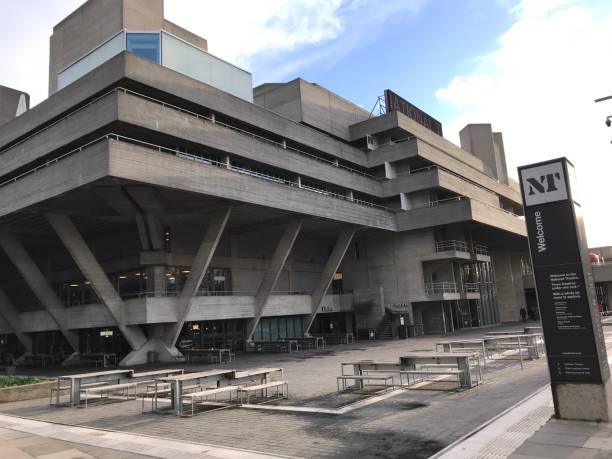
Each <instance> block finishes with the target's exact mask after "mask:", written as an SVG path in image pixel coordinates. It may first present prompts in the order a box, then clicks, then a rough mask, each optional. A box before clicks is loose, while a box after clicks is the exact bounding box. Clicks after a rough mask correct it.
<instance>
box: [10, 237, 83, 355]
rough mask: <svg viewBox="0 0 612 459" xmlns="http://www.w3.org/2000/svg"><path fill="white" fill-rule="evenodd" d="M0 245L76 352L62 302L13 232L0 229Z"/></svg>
mask: <svg viewBox="0 0 612 459" xmlns="http://www.w3.org/2000/svg"><path fill="white" fill-rule="evenodd" d="M0 246H2V249H3V250H4V251H5V252H6V255H7V256H8V257H9V259H10V260H11V262H12V263H13V264H14V265H15V267H16V268H17V271H19V272H20V273H21V275H22V276H23V278H24V280H25V281H26V283H27V284H28V286H29V287H30V289H31V290H32V292H33V293H34V295H35V296H36V298H38V301H40V303H41V304H42V305H43V307H44V308H45V309H46V310H47V312H48V313H49V315H50V316H51V317H53V320H54V321H55V323H57V325H58V327H59V329H60V331H61V333H62V335H64V338H66V341H68V343H69V344H70V346H71V347H72V349H73V350H74V351H75V352H78V350H79V338H78V336H77V334H76V333H75V332H73V331H72V330H69V329H68V327H67V325H66V324H67V312H66V308H65V307H64V304H63V303H62V301H61V300H60V299H59V298H58V296H57V295H56V294H55V292H54V291H53V289H52V288H51V286H50V285H49V283H48V282H47V279H45V276H44V275H43V273H42V272H41V271H40V269H39V268H38V266H36V263H34V260H32V258H31V257H30V255H29V254H28V253H27V252H26V250H25V248H24V247H23V245H21V242H19V240H17V238H16V237H15V235H14V234H13V233H10V232H9V231H7V230H0Z"/></svg>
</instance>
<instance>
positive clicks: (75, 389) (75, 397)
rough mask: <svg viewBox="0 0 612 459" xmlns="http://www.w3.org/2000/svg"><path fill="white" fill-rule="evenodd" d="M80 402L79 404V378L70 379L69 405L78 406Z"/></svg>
mask: <svg viewBox="0 0 612 459" xmlns="http://www.w3.org/2000/svg"><path fill="white" fill-rule="evenodd" d="M80 404H81V380H80V379H71V384H70V406H79V405H80Z"/></svg>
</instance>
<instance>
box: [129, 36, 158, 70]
mask: <svg viewBox="0 0 612 459" xmlns="http://www.w3.org/2000/svg"><path fill="white" fill-rule="evenodd" d="M127 51H128V52H130V53H134V54H136V55H137V56H140V57H142V58H143V59H148V60H150V61H153V62H155V63H157V64H159V63H160V60H161V59H160V45H159V34H158V33H128V34H127Z"/></svg>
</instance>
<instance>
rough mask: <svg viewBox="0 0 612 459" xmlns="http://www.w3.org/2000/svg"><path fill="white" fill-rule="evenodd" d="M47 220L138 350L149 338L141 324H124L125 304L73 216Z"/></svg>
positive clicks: (55, 216) (123, 332)
mask: <svg viewBox="0 0 612 459" xmlns="http://www.w3.org/2000/svg"><path fill="white" fill-rule="evenodd" d="M46 217H47V220H48V221H49V223H50V224H51V226H52V227H53V229H54V230H55V232H56V234H57V235H58V237H59V238H60V240H61V241H62V242H63V243H64V245H65V246H66V248H67V249H68V252H70V255H71V256H72V258H73V259H74V261H75V262H76V264H77V266H78V267H79V269H80V270H81V272H82V273H83V274H84V275H85V277H86V278H87V280H88V281H89V282H91V287H92V288H93V289H94V291H95V292H96V294H97V295H98V298H100V300H102V302H103V303H104V305H105V306H106V307H107V309H108V310H109V311H110V313H111V314H112V316H113V317H114V318H115V321H116V322H117V326H118V327H119V330H121V333H122V334H123V336H124V337H125V339H126V341H127V342H128V343H129V345H130V347H131V348H132V349H138V348H140V347H141V346H142V345H144V343H145V342H146V341H147V339H146V337H145V336H144V334H143V333H142V330H141V329H140V327H138V326H126V325H123V322H124V320H123V315H124V310H125V303H124V302H123V300H122V299H121V297H120V296H119V294H118V293H117V291H116V290H115V288H114V287H113V285H112V284H111V282H110V280H109V279H108V276H107V275H106V273H105V272H104V270H103V269H102V267H101V266H100V264H99V263H98V261H97V260H96V258H95V257H94V254H93V253H92V252H91V250H90V249H89V247H88V246H87V243H86V242H85V240H84V239H83V237H82V236H81V234H80V233H79V231H78V230H77V228H76V226H75V225H74V223H73V222H72V220H71V219H70V217H69V216H67V215H60V214H53V213H48V214H46Z"/></svg>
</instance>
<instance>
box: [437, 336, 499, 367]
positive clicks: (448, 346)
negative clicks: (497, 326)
mask: <svg viewBox="0 0 612 459" xmlns="http://www.w3.org/2000/svg"><path fill="white" fill-rule="evenodd" d="M440 348H441V352H462V351H463V352H465V351H466V348H470V350H474V349H476V348H478V351H477V352H481V353H482V360H483V367H484V368H486V367H487V348H486V345H485V340H484V339H459V340H447V341H438V342H437V343H436V352H438V349H440Z"/></svg>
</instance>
